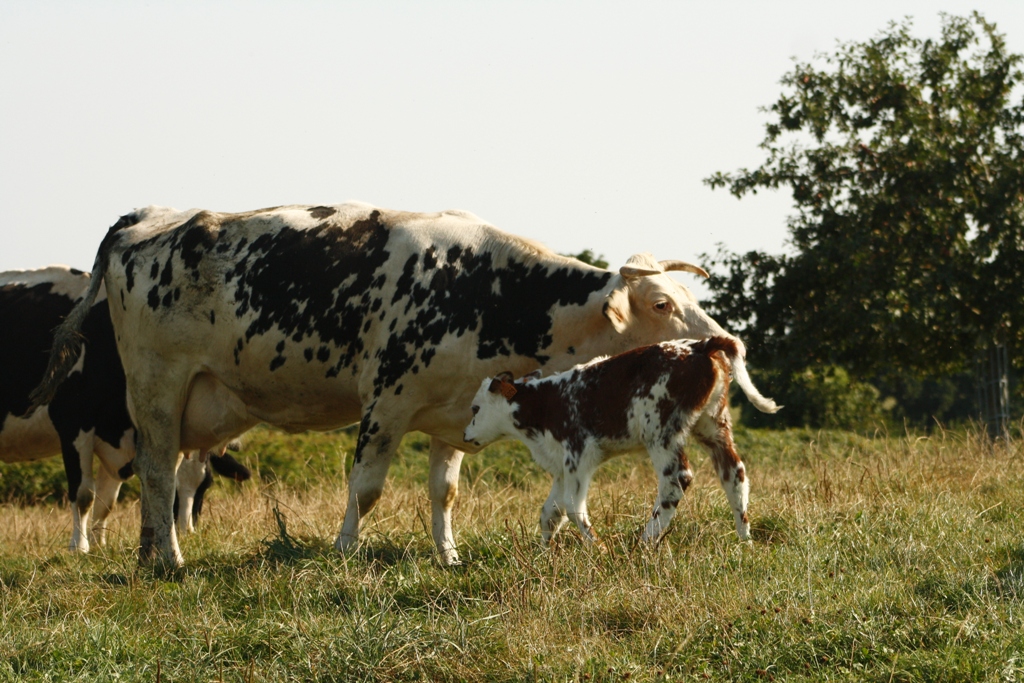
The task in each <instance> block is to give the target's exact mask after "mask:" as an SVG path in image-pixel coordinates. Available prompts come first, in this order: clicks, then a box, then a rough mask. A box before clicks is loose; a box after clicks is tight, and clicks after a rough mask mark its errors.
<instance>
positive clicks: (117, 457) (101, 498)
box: [89, 430, 135, 545]
mask: <svg viewBox="0 0 1024 683" xmlns="http://www.w3.org/2000/svg"><path fill="white" fill-rule="evenodd" d="M96 454H97V455H99V459H100V466H99V468H98V469H97V472H96V502H95V503H94V504H93V523H92V529H91V530H90V532H89V540H91V541H92V542H93V543H94V544H97V545H103V544H105V543H106V538H107V517H109V516H110V513H111V511H113V509H114V506H115V505H116V504H117V493H118V491H120V490H121V484H122V482H123V481H124V480H125V479H126V477H122V476H121V474H120V470H121V469H122V468H123V467H125V466H126V465H128V466H129V468H130V463H131V462H132V460H133V459H134V458H135V431H134V430H128V431H127V432H126V433H124V434H123V435H122V436H121V441H120V443H119V444H117V445H111V444H108V443H107V442H106V441H104V440H103V439H96ZM128 476H131V475H130V474H129V475H128Z"/></svg>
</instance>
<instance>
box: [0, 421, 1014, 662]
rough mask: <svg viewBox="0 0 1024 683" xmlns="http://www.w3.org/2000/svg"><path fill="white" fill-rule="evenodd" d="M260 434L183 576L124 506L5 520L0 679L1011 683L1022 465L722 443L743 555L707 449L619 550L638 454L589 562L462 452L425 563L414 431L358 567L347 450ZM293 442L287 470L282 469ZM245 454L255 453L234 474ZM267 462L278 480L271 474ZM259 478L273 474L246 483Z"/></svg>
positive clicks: (633, 516)
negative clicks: (106, 534) (734, 450)
mask: <svg viewBox="0 0 1024 683" xmlns="http://www.w3.org/2000/svg"><path fill="white" fill-rule="evenodd" d="M303 439H304V440H296V441H292V440H289V437H285V436H282V435H278V434H276V433H272V432H263V433H261V434H260V435H258V436H257V438H256V439H255V440H254V441H253V443H252V446H251V450H250V453H251V454H253V457H256V456H258V457H259V458H260V466H261V471H262V473H263V475H264V483H263V484H261V485H248V486H246V487H244V488H242V489H241V490H233V488H232V487H229V486H226V485H221V486H219V487H218V488H216V489H215V490H214V491H213V492H212V493H211V495H210V497H209V499H208V503H207V508H206V509H205V510H204V518H203V519H202V522H201V531H200V533H199V534H198V535H195V536H192V537H188V538H187V539H185V540H184V541H183V550H184V553H185V555H186V559H187V561H188V563H189V566H188V568H187V569H185V570H183V571H180V572H176V573H173V574H171V575H161V574H156V573H154V572H152V571H150V570H139V569H137V568H136V566H135V555H134V547H135V544H136V542H137V534H138V510H137V503H135V502H127V503H125V504H123V505H122V506H121V508H120V509H119V510H118V511H116V512H115V514H114V515H113V518H112V524H111V540H110V543H109V545H108V547H106V548H104V549H101V550H100V551H98V552H96V553H94V554H92V555H90V556H88V557H79V556H73V555H70V554H69V553H67V551H65V550H63V548H64V544H65V543H66V540H67V538H68V535H69V531H70V530H69V528H68V526H69V517H70V516H69V514H68V512H67V510H66V509H61V508H57V507H54V506H37V507H26V508H19V507H12V506H8V507H6V508H5V509H4V510H3V514H4V519H5V524H4V525H0V619H2V620H3V623H4V626H5V628H4V630H3V631H2V632H0V679H9V680H56V679H60V680H62V681H64V680H69V679H70V680H76V679H88V680H106V679H109V680H114V679H117V680H154V679H155V678H156V677H157V671H158V668H159V672H160V674H159V675H160V677H161V679H162V680H175V681H177V680H203V681H205V680H221V679H223V680H281V679H285V680H317V679H319V680H396V679H401V680H417V679H422V680H502V681H517V680H531V679H536V680H627V679H628V680H641V681H648V680H677V679H683V680H706V679H715V680H808V681H811V680H814V681H817V680H872V681H874V680H884V681H889V680H892V681H900V680H902V681H909V680H951V681H952V680H964V681H974V680H992V681H1008V680H1021V677H1022V675H1024V635H1022V633H1024V628H1022V625H1021V618H1022V608H1024V541H1022V538H1021V530H1022V526H1024V517H1022V515H1021V512H1020V511H1021V507H1022V503H1024V475H1022V473H1021V464H1022V460H1024V458H1022V452H1021V448H1020V446H1019V445H1017V444H1019V443H1020V442H1019V441H1018V442H1016V443H1015V444H1014V445H1011V446H1009V447H1007V446H1005V445H1004V446H992V445H991V444H989V443H988V442H987V441H985V440H983V439H980V438H978V437H976V436H973V435H971V434H968V433H959V432H958V433H939V434H937V435H934V436H931V437H929V438H916V437H907V438H886V437H884V436H879V437H876V438H874V439H867V438H863V437H858V436H856V435H852V434H845V433H820V434H816V433H811V432H787V433H778V432H774V433H773V432H755V431H741V432H739V433H738V437H737V439H738V444H739V448H740V451H741V454H742V455H743V456H744V458H745V460H746V461H747V463H748V472H749V475H750V477H751V482H752V489H751V519H752V523H753V531H754V539H755V540H754V542H753V543H750V544H741V543H739V542H738V541H737V540H736V538H735V532H734V529H733V523H732V515H731V513H730V511H729V510H728V507H727V505H726V503H725V498H724V495H723V494H722V492H721V491H720V489H719V487H718V484H717V481H716V479H715V477H714V475H713V473H712V471H711V468H710V466H709V463H708V462H707V461H706V459H705V458H704V457H703V456H702V455H699V454H698V455H697V457H696V458H694V459H695V460H696V461H697V464H698V471H697V481H696V482H695V485H694V486H693V487H692V488H691V489H690V490H689V491H688V492H687V497H686V499H685V502H684V503H683V504H682V505H680V508H679V513H678V514H677V516H676V518H675V520H674V521H673V526H672V529H671V531H670V533H669V534H668V536H667V538H666V539H665V540H664V542H663V543H661V544H660V545H659V546H658V547H657V548H646V547H643V546H639V545H638V543H637V541H638V539H639V534H640V530H641V527H642V524H643V521H644V519H645V517H646V515H647V512H648V509H649V506H650V504H651V502H652V501H653V497H654V494H655V481H654V477H653V475H652V473H651V471H650V467H649V465H648V464H647V463H646V461H645V459H644V458H641V457H635V458H629V459H622V460H620V461H618V462H616V463H614V464H611V465H609V466H608V467H607V468H606V469H605V470H604V471H602V473H601V475H600V476H599V478H598V480H597V482H596V484H595V486H594V488H593V489H592V494H591V503H590V504H591V509H592V513H593V520H594V523H595V525H596V528H597V530H598V532H599V533H600V534H601V535H602V536H603V538H604V540H605V548H604V549H594V548H589V547H585V546H583V545H582V544H581V543H580V542H579V539H578V536H577V535H576V534H575V533H574V532H571V531H570V533H567V534H564V535H563V536H562V538H561V539H560V540H559V542H558V543H557V544H556V545H555V546H554V547H553V548H550V549H545V548H542V547H540V544H539V541H538V533H537V530H536V526H537V525H536V519H537V516H538V513H539V509H540V506H541V503H542V502H543V500H544V498H545V497H546V495H547V485H548V481H547V479H546V476H544V475H542V474H541V473H539V472H538V471H537V470H536V469H535V468H533V467H531V466H530V464H529V463H528V462H525V461H524V457H525V456H524V454H523V453H522V451H521V450H520V449H518V448H516V447H508V446H505V447H498V448H495V449H493V450H492V451H490V452H488V453H485V454H482V455H481V456H476V457H475V458H471V459H468V460H467V463H466V465H465V466H464V479H463V484H462V491H461V495H460V497H459V501H458V504H457V509H456V513H455V517H456V534H457V538H458V540H459V542H460V550H461V552H462V555H463V558H464V559H465V560H466V562H465V565H464V566H462V567H459V568H456V569H446V568H442V567H440V566H438V565H437V563H436V561H435V560H434V559H433V555H432V543H431V541H430V536H429V533H428V531H427V529H428V526H429V518H430V506H429V501H428V500H427V497H426V486H425V476H426V463H425V457H424V455H423V453H422V451H423V449H424V442H423V439H422V438H413V439H410V440H408V441H407V442H406V444H405V445H404V450H403V457H402V459H401V460H400V462H398V463H397V464H396V467H395V468H394V470H393V475H394V476H393V477H392V479H391V482H390V483H389V486H388V489H387V491H386V492H385V495H384V497H383V499H382V501H381V503H380V505H379V506H378V507H377V509H376V510H375V511H374V512H373V513H372V515H371V517H370V518H369V519H368V521H367V523H366V525H365V527H364V535H363V538H364V545H363V547H362V549H361V550H360V551H359V552H358V553H357V554H355V555H354V556H352V557H342V556H340V555H338V554H336V553H335V552H334V550H333V548H332V543H333V538H334V535H335V534H336V533H337V530H338V528H339V526H340V523H341V518H342V516H343V514H344V506H345V486H344V482H343V481H342V480H341V479H340V477H339V476H334V477H333V478H332V479H330V480H329V481H327V482H324V481H323V479H322V478H320V479H319V480H317V479H315V478H314V477H312V476H306V477H305V478H303V475H302V471H307V472H322V471H323V470H324V468H328V469H329V468H331V467H333V465H331V464H330V462H331V461H332V460H336V459H338V458H337V454H338V453H342V454H344V453H346V452H350V450H349V449H350V437H349V436H345V435H339V436H317V437H315V438H313V437H309V436H307V437H303ZM289 450H293V451H297V455H296V456H295V460H296V461H297V462H298V463H300V464H302V467H303V468H305V469H304V470H301V471H300V468H297V469H295V470H285V469H282V468H281V467H282V466H281V462H283V461H280V460H274V458H275V457H277V456H273V457H272V456H271V455H268V454H273V453H284V452H287V451H289ZM254 464H255V463H254ZM275 467H276V468H277V469H276V470H275V469H274V468H275ZM268 478H269V479H270V480H272V481H270V482H269V483H268V482H267V481H266V480H267V479H268Z"/></svg>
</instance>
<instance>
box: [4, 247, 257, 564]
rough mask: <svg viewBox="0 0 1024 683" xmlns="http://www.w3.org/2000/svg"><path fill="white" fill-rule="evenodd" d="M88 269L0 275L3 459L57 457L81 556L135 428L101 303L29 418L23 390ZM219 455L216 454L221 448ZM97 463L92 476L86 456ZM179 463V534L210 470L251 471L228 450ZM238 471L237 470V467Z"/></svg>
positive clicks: (97, 532) (239, 474)
mask: <svg viewBox="0 0 1024 683" xmlns="http://www.w3.org/2000/svg"><path fill="white" fill-rule="evenodd" d="M90 281H91V279H90V277H89V274H88V273H84V272H82V271H80V270H75V269H73V268H67V267H66V266H50V267H48V268H41V269H39V270H22V271H8V272H3V273H0V376H2V377H3V380H2V381H0V462H5V463H11V462H26V461H32V460H38V459H41V458H46V457H50V456H53V455H56V454H57V453H61V454H62V455H63V457H64V469H65V472H66V474H67V477H68V498H69V499H70V501H71V507H72V514H73V517H72V532H71V542H70V544H69V547H70V548H71V550H78V551H81V552H88V550H89V541H90V539H89V537H87V536H86V533H87V532H88V531H89V522H90V520H89V518H90V516H92V517H93V520H92V521H93V528H92V530H91V532H89V533H90V536H91V539H92V541H93V542H98V543H100V544H102V543H103V540H104V539H103V536H104V531H105V527H104V523H105V520H106V517H107V515H108V514H109V513H110V510H111V509H112V508H113V506H114V502H115V501H116V500H117V493H118V490H119V489H120V488H121V482H122V481H123V480H124V479H127V478H128V477H130V476H131V475H132V461H133V459H134V457H135V429H134V427H133V426H132V421H131V418H130V417H129V415H128V407H127V405H126V403H125V377H124V370H123V369H122V367H121V360H120V358H119V356H118V353H117V344H116V343H115V340H114V329H113V327H112V326H111V324H110V312H109V310H108V308H107V303H106V300H105V299H103V298H101V299H100V300H99V301H98V302H97V303H96V304H95V305H93V306H92V307H91V308H90V309H89V311H88V313H87V315H86V317H85V321H84V324H83V325H82V330H81V336H82V338H83V340H84V341H83V347H82V351H81V353H79V354H78V355H77V356H76V359H75V361H76V362H75V365H74V369H73V371H72V372H71V374H70V376H69V377H68V381H66V382H65V383H64V384H62V385H61V386H60V388H59V389H58V390H57V392H55V394H54V396H53V398H52V399H51V400H50V401H49V403H47V404H46V405H45V406H43V407H41V408H40V409H39V410H37V411H35V412H34V413H33V414H31V415H26V414H25V413H26V411H27V409H28V407H29V398H28V395H29V392H30V391H31V390H32V388H33V387H34V386H35V385H36V383H37V382H38V381H39V378H40V377H42V375H43V371H44V370H45V369H46V360H47V356H48V352H49V349H50V347H51V346H52V344H53V329H54V328H55V327H57V326H58V325H59V324H60V322H61V320H62V319H63V318H64V316H66V315H67V314H68V312H69V311H70V310H71V308H72V306H74V304H75V302H76V301H77V300H78V299H80V298H81V296H82V295H83V294H84V293H85V291H86V290H87V289H88V287H89V283H90ZM218 452H219V451H218ZM94 454H95V455H96V456H98V458H99V461H100V466H99V467H98V468H97V472H96V474H95V476H94V474H93V455H94ZM213 455H214V457H212V458H210V460H209V463H208V462H207V458H205V457H203V458H198V457H193V458H190V459H187V460H183V461H182V463H181V466H180V467H179V468H178V479H177V490H176V492H177V494H178V496H180V497H181V498H182V499H183V500H184V504H183V505H182V506H181V510H180V512H179V513H178V515H177V518H178V523H179V526H180V527H181V530H182V532H186V531H191V530H192V529H193V523H192V517H193V515H197V514H198V512H199V510H200V509H201V508H202V500H203V493H204V492H205V490H206V488H208V487H209V484H206V486H203V483H204V482H205V481H206V480H207V478H208V477H209V476H210V472H209V470H210V467H209V466H208V464H209V465H210V466H212V468H213V469H215V470H217V471H218V472H219V473H221V474H225V476H231V477H233V478H234V479H236V480H238V481H242V480H245V479H248V478H249V472H248V470H246V469H245V468H244V467H243V466H242V465H240V464H239V463H238V462H237V461H235V460H234V459H233V458H231V457H230V456H224V457H223V458H221V457H219V456H217V455H216V454H213ZM238 468H241V469H238Z"/></svg>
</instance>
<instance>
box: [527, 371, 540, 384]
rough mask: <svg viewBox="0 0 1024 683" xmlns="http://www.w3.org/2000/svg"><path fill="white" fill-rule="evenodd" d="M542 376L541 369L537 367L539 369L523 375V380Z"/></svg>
mask: <svg viewBox="0 0 1024 683" xmlns="http://www.w3.org/2000/svg"><path fill="white" fill-rule="evenodd" d="M540 376H541V371H540V369H537V370H534V371H533V372H531V373H529V374H527V375H523V381H524V382H529V381H530V380H531V379H540Z"/></svg>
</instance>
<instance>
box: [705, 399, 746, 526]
mask: <svg viewBox="0 0 1024 683" xmlns="http://www.w3.org/2000/svg"><path fill="white" fill-rule="evenodd" d="M711 422H712V421H711V420H710V418H702V420H701V422H700V423H698V426H699V427H700V428H701V436H700V439H701V443H703V444H704V445H705V446H707V448H708V449H709V450H710V451H711V459H712V460H713V461H714V463H715V470H716V471H717V472H718V479H719V481H720V482H721V483H722V490H723V491H725V497H726V498H727V499H728V500H729V505H730V506H731V507H732V511H733V516H734V517H735V518H736V535H737V536H739V537H740V540H741V541H747V540H749V539H750V520H749V519H748V517H747V503H748V500H749V497H750V482H749V481H747V470H746V467H744V466H743V461H742V460H740V456H739V454H737V453H736V446H735V444H733V441H732V430H731V428H730V425H729V418H728V413H725V415H724V416H721V415H720V416H718V419H717V420H714V422H713V424H711Z"/></svg>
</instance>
